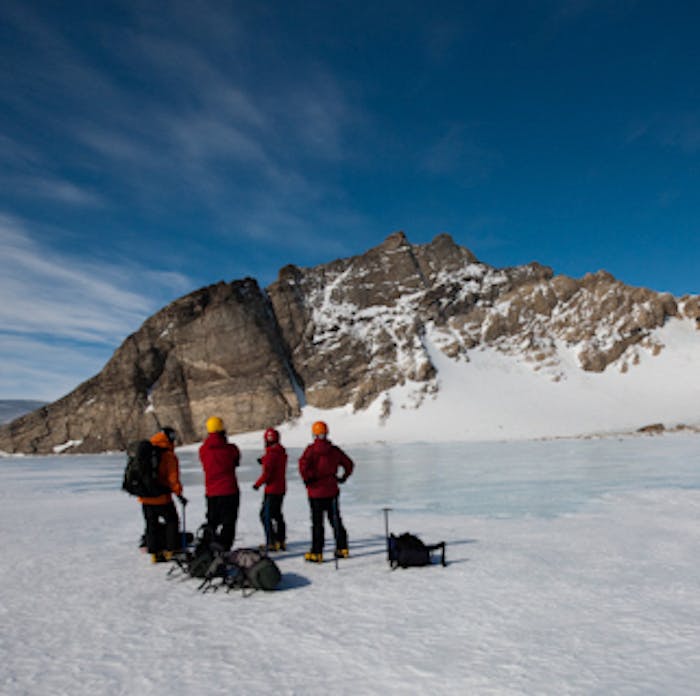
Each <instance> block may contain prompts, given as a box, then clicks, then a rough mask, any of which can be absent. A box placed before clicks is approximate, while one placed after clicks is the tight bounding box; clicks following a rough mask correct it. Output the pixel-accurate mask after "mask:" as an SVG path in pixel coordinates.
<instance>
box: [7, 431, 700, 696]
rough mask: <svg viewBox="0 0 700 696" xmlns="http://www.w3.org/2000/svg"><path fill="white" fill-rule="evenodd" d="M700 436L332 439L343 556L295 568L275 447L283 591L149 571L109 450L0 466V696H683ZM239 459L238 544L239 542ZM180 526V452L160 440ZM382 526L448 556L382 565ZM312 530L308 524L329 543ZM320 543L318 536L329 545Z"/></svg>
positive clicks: (695, 619) (251, 495)
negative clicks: (249, 591) (350, 442)
mask: <svg viewBox="0 0 700 696" xmlns="http://www.w3.org/2000/svg"><path fill="white" fill-rule="evenodd" d="M699 445H700V438H699V437H697V436H689V435H674V436H664V437H660V438H650V437H643V438H642V437H638V438H625V439H612V438H611V439H605V440H589V441H583V440H577V441H574V440H561V441H550V442H522V443H491V444H488V443H483V444H478V443H469V444H460V445H454V444H453V445H447V444H443V445H439V444H433V445H428V444H419V445H391V446H390V445H385V446H382V445H373V446H367V447H349V448H348V451H349V453H350V454H351V455H352V456H353V457H354V459H355V460H356V462H357V471H356V474H355V475H354V476H353V477H352V478H351V479H350V481H348V483H347V484H346V485H345V486H344V488H343V493H342V511H343V516H344V519H345V522H346V526H347V527H348V531H349V534H350V549H351V554H352V556H351V558H349V559H347V560H344V561H341V562H340V566H339V569H338V570H337V571H336V570H335V567H334V564H333V563H331V562H328V563H324V564H323V565H321V566H315V565H313V566H310V565H308V564H305V563H304V562H303V560H302V554H303V552H304V551H305V550H307V549H308V545H309V524H308V513H307V504H306V501H305V498H304V491H303V487H302V485H301V483H300V481H299V479H298V476H297V474H296V468H295V466H294V463H295V461H296V457H297V456H298V454H299V451H298V450H297V449H293V450H291V451H290V454H291V457H290V459H291V460H292V462H293V464H292V466H291V467H290V475H289V489H290V490H289V494H288V496H287V499H286V503H285V512H286V517H287V520H288V523H289V542H290V543H289V550H288V551H287V552H286V553H285V554H282V555H280V556H279V557H278V562H279V565H280V567H281V569H282V571H283V573H284V580H283V585H282V587H281V589H280V590H279V591H277V592H273V593H256V594H255V595H253V596H251V597H249V598H243V597H242V596H240V594H238V593H232V594H228V595H227V594H224V593H217V594H206V595H202V594H200V593H198V592H197V591H196V584H195V581H192V580H189V581H184V582H181V581H172V580H170V581H169V580H167V579H166V573H167V566H166V565H165V564H158V565H152V564H151V563H150V562H149V560H148V558H147V557H146V556H144V555H142V554H141V553H139V551H138V549H137V548H136V546H137V540H138V538H139V535H140V533H141V530H142V519H141V512H140V509H139V506H138V504H137V503H136V501H135V500H134V499H133V498H130V497H128V496H127V495H125V494H123V493H122V492H121V491H120V490H119V486H120V481H121V473H122V468H123V457H122V455H101V456H87V455H86V456H72V457H68V456H63V457H47V458H33V457H11V458H4V459H2V460H0V527H1V528H2V537H3V544H2V549H3V562H2V566H1V569H0V617H1V621H2V630H1V631H0V692H2V693H3V694H52V696H53V695H56V694H71V695H74V694H90V695H94V694H140V695H142V694H201V693H207V694H266V693H278V694H328V693H332V694H425V693H432V694H455V693H462V694H556V695H561V694H606V695H607V694H665V695H667V694H696V693H697V690H698V683H700V656H699V654H698V645H700V592H698V588H699V587H700V563H698V558H700V529H699V524H698V522H699V520H700V447H699ZM258 454H259V452H258V451H245V452H244V462H243V466H242V467H241V471H240V479H241V482H242V491H243V493H242V496H243V497H242V507H241V514H240V518H239V531H238V538H237V542H236V545H255V544H257V543H259V542H260V541H261V537H262V532H261V528H260V524H259V521H258V519H257V513H258V506H259V503H260V493H256V492H254V491H253V490H251V488H250V484H251V482H252V481H253V479H254V477H255V476H256V475H257V471H258V465H257V464H256V463H255V457H256V456H258ZM180 456H181V462H182V469H183V478H184V482H185V488H186V490H185V493H186V495H187V496H188V497H189V498H190V501H191V502H190V504H189V506H188V507H187V523H188V527H189V528H190V529H193V528H196V526H197V525H198V524H199V523H200V522H201V521H202V519H203V511H204V501H203V488H202V479H201V474H200V471H199V465H198V463H197V461H196V455H195V454H194V452H193V451H192V450H191V449H189V450H182V451H180ZM385 505H390V506H391V507H393V508H394V510H393V512H392V513H391V517H390V526H391V528H392V530H393V531H395V532H401V531H407V530H410V531H412V532H414V533H417V534H419V535H420V536H421V537H422V538H423V539H424V540H425V541H428V542H433V541H439V540H445V541H446V542H447V544H448V547H447V554H448V561H449V565H448V567H447V568H444V569H443V568H441V567H439V566H434V567H429V568H418V569H409V570H396V571H391V570H389V568H388V566H387V563H386V560H385V542H384V522H383V517H382V513H381V508H382V507H383V506H385ZM329 536H330V535H329V534H328V535H327V537H329ZM327 548H328V547H327Z"/></svg>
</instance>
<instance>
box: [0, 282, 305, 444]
mask: <svg viewBox="0 0 700 696" xmlns="http://www.w3.org/2000/svg"><path fill="white" fill-rule="evenodd" d="M280 346H281V341H280V338H279V336H278V334H277V331H276V325H275V323H274V320H273V319H272V317H271V314H270V306H269V302H268V301H267V299H266V297H265V296H264V294H263V293H262V291H261V290H260V288H259V287H258V284H257V283H256V282H255V281H254V280H251V279H246V280H242V281H236V282H233V283H230V284H226V283H219V284H218V285H212V286H210V287H207V288H203V289H201V290H198V291H196V292H193V293H191V294H190V295H187V296H185V297H183V298H181V299H179V300H177V301H175V302H173V303H172V304H170V305H168V306H167V307H166V308H165V309H163V310H161V311H160V312H158V313H157V314H155V315H154V316H153V317H151V318H150V319H148V320H147V321H146V322H145V323H144V324H143V326H142V327H141V328H140V329H139V330H138V331H137V332H136V333H134V334H132V335H131V336H129V337H128V338H127V339H126V340H125V341H124V343H123V344H122V345H121V346H120V347H119V348H118V349H117V351H116V352H115V353H114V355H113V357H112V358H111V360H110V361H109V362H108V363H107V364H106V365H105V367H104V369H103V370H102V372H100V373H99V374H98V375H97V376H95V377H93V378H92V379H90V380H88V381H87V382H84V383H83V384H81V385H80V386H79V387H78V388H77V389H75V390H74V391H73V392H71V393H70V394H68V395H67V396H65V397H63V398H62V399H60V400H59V401H56V402H54V403H52V404H49V405H48V406H46V407H44V408H42V409H39V410H38V411H34V412H33V413H30V414H28V415H25V416H23V417H21V418H19V419H17V420H15V421H13V422H12V423H11V424H9V425H6V426H4V427H3V428H2V429H1V430H0V449H2V450H4V451H10V452H39V453H48V452H52V451H54V449H55V448H57V447H59V448H60V447H61V446H63V445H65V444H66V443H71V442H72V443H74V444H73V445H72V446H71V447H70V451H71V452H99V451H104V450H111V449H122V448H124V447H125V445H126V443H127V442H129V441H131V440H135V439H139V438H143V437H148V436H150V435H152V434H153V432H155V431H156V430H157V429H158V426H157V423H156V418H155V416H154V415H153V414H154V413H156V414H157V416H158V421H159V422H160V423H161V424H162V425H172V426H174V427H175V428H176V429H177V430H178V432H179V433H180V435H181V437H182V439H183V440H184V441H185V442H192V441H196V440H198V439H201V438H202V436H203V434H204V433H203V428H204V422H205V421H206V419H207V417H208V416H210V415H212V414H214V413H216V414H222V415H223V417H224V420H225V423H226V425H227V427H228V428H229V429H230V431H231V432H240V431H244V430H253V429H257V428H262V427H264V426H266V425H268V424H269V423H270V422H281V421H283V420H286V419H288V418H291V417H293V416H294V415H297V414H298V413H299V402H298V400H297V397H296V394H295V392H294V389H293V388H292V386H291V382H290V377H289V373H288V367H287V361H286V357H285V355H284V354H283V353H282V352H281V350H280Z"/></svg>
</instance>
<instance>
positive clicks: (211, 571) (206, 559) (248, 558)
mask: <svg viewBox="0 0 700 696" xmlns="http://www.w3.org/2000/svg"><path fill="white" fill-rule="evenodd" d="M173 561H174V565H173V567H172V568H171V569H170V570H169V571H168V577H169V578H174V577H177V576H178V574H179V575H180V576H181V577H182V578H183V579H184V578H199V579H201V582H200V584H199V586H198V587H197V589H198V590H200V591H201V592H209V591H212V592H216V591H217V590H219V589H221V588H225V589H226V592H230V591H231V590H241V592H242V594H243V596H244V597H248V596H250V595H251V594H253V592H255V591H256V590H264V591H270V590H275V589H276V588H277V586H278V585H279V584H280V581H281V579H282V573H281V572H280V569H279V568H278V566H277V564H276V563H275V562H274V561H273V560H272V559H271V558H270V557H269V556H268V555H267V553H265V552H263V551H258V550H257V549H248V548H239V549H234V550H233V551H224V549H223V548H222V547H221V546H220V545H219V544H217V543H216V542H215V541H214V534H213V532H212V530H211V529H210V528H209V527H208V526H207V525H202V526H201V527H200V528H199V531H198V532H197V542H196V544H195V546H194V548H193V549H192V550H186V551H184V552H182V553H180V554H176V555H175V556H174V557H173Z"/></svg>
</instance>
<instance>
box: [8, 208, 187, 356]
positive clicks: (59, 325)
mask: <svg viewBox="0 0 700 696" xmlns="http://www.w3.org/2000/svg"><path fill="white" fill-rule="evenodd" d="M0 247H1V248H2V252H3V253H2V255H1V257H0V296H1V297H2V299H3V302H2V303H1V304H0V326H2V330H3V333H6V334H7V333H12V334H24V335H32V336H39V335H42V336H47V337H51V338H66V339H71V340H80V341H86V342H91V343H101V344H106V345H111V346H114V347H116V345H117V342H118V341H121V340H122V339H123V338H125V337H126V335H127V334H128V333H130V332H132V331H134V330H135V329H136V328H138V326H139V324H140V323H141V322H142V321H143V320H144V319H145V318H146V317H147V316H148V315H149V314H150V313H152V312H153V311H154V310H155V309H157V305H156V301H154V299H153V297H154V291H155V290H156V289H158V293H157V294H158V295H159V296H162V290H161V289H160V288H158V286H159V285H165V286H166V287H168V288H169V289H170V290H171V292H173V291H175V292H177V291H178V290H179V291H180V292H181V291H182V290H183V289H185V288H186V287H188V286H189V285H190V283H189V281H188V280H187V279H186V278H185V277H184V276H181V275H179V274H176V273H171V272H167V273H163V272H158V271H151V270H149V269H148V268H146V267H139V266H137V265H132V266H131V267H129V266H128V265H125V264H124V263H119V264H117V263H114V264H110V263H105V262H104V261H98V260H95V259H85V258H76V257H72V256H70V255H69V254H65V253H61V252H60V251H55V250H53V249H51V247H49V246H48V245H45V244H41V243H40V242H38V241H37V240H35V239H34V238H32V237H31V235H30V234H29V233H28V232H27V231H26V229H25V228H24V226H23V224H22V223H21V222H19V221H17V220H15V219H13V218H11V217H7V216H1V217H0ZM136 278H138V279H139V286H140V288H141V291H140V292H135V291H133V290H130V289H128V288H132V287H136V283H135V282H134V279H136Z"/></svg>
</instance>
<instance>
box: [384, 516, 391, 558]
mask: <svg viewBox="0 0 700 696" xmlns="http://www.w3.org/2000/svg"><path fill="white" fill-rule="evenodd" d="M382 510H383V511H384V536H385V538H386V560H387V563H391V541H390V540H389V512H390V511H391V508H390V507H385V508H382Z"/></svg>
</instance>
